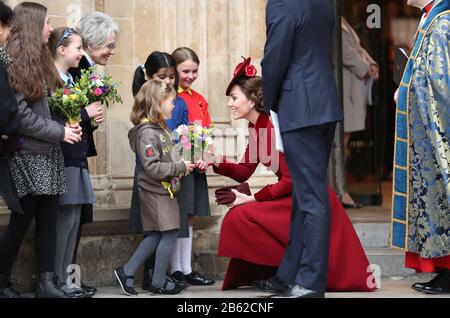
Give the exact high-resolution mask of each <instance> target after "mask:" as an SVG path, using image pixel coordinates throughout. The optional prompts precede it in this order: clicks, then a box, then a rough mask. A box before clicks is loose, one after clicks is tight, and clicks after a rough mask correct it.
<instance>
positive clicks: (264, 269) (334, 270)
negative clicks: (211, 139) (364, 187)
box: [214, 114, 374, 291]
mask: <svg viewBox="0 0 450 318" xmlns="http://www.w3.org/2000/svg"><path fill="white" fill-rule="evenodd" d="M250 128H255V129H250V138H249V146H248V147H247V150H246V153H245V156H244V158H243V160H242V162H241V163H239V164H235V163H230V162H226V163H223V164H221V165H220V166H219V168H215V169H214V171H215V172H216V173H218V174H221V175H224V176H228V177H230V178H232V179H234V180H235V181H237V182H240V183H242V182H245V181H247V180H248V179H249V178H250V177H251V176H252V174H253V173H254V172H255V170H256V168H257V166H258V165H259V163H260V162H261V159H265V158H261V156H260V155H259V154H260V153H261V152H260V151H258V154H256V153H255V151H251V150H250V149H257V148H256V146H255V144H254V143H255V142H256V143H257V144H258V143H259V142H260V141H261V140H262V138H264V140H265V141H266V142H265V143H264V140H263V142H262V143H261V144H260V145H259V146H258V148H261V147H263V145H264V144H266V145H265V146H266V149H267V148H269V149H275V148H274V147H273V148H270V147H267V146H268V145H270V144H271V142H272V140H273V138H271V137H270V136H271V134H270V133H267V134H266V132H271V131H272V128H273V126H272V123H271V121H270V118H269V116H267V115H266V114H261V115H260V117H259V118H258V121H257V123H256V127H252V125H250ZM261 128H266V129H267V130H266V131H264V130H263V129H261ZM252 131H253V133H252ZM255 131H256V133H255ZM273 151H275V152H276V150H273ZM267 153H268V155H269V156H270V151H268V152H267ZM276 154H278V158H279V169H276V166H277V165H273V160H272V161H270V160H263V161H264V165H265V166H266V167H270V166H271V164H272V166H274V167H275V168H274V167H272V169H273V170H274V173H275V174H276V175H277V177H278V180H279V181H278V182H277V183H275V184H273V185H268V186H266V187H264V188H263V189H262V190H261V191H259V192H258V193H256V194H255V199H256V202H252V203H249V204H245V205H242V206H238V207H235V208H233V209H231V210H230V211H229V212H228V214H227V215H226V216H225V218H224V220H223V223H222V229H221V232H220V239H219V250H218V253H219V256H223V257H229V258H231V260H230V263H229V265H228V269H227V274H226V277H225V281H224V284H223V286H222V289H231V288H237V287H239V286H246V285H250V284H251V283H252V281H254V280H257V279H266V278H269V277H270V276H272V275H274V274H275V272H276V267H278V265H279V264H280V262H281V260H282V257H283V255H284V250H285V248H286V246H287V244H288V241H289V228H290V217H291V209H292V196H291V195H292V181H291V176H290V174H289V170H288V167H287V164H286V161H285V157H284V154H282V153H278V152H276V153H274V156H276ZM270 157H271V158H275V157H273V156H270ZM250 158H253V159H256V160H252V161H253V163H249V162H250V160H249V159H250ZM329 197H330V208H331V235H330V254H329V267H328V290H330V291H372V290H374V289H373V288H370V287H368V286H367V281H368V279H369V277H370V275H371V274H370V273H369V272H368V266H369V262H368V260H367V257H366V254H365V252H364V249H363V247H362V245H361V243H360V241H359V238H358V236H357V234H356V232H355V230H354V228H353V225H352V223H351V221H350V219H349V218H348V216H347V214H346V213H345V210H344V208H343V207H342V205H341V203H340V201H339V199H338V198H337V196H336V194H335V193H334V192H333V190H332V189H331V187H330V188H329Z"/></svg>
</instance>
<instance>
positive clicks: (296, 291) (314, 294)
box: [269, 285, 325, 298]
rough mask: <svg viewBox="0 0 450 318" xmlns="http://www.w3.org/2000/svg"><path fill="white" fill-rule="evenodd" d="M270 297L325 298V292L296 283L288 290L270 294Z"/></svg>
mask: <svg viewBox="0 0 450 318" xmlns="http://www.w3.org/2000/svg"><path fill="white" fill-rule="evenodd" d="M269 298H325V293H324V292H318V291H314V290H310V289H306V288H304V287H302V286H300V285H295V286H293V287H291V288H290V289H289V290H288V291H286V292H284V293H279V294H275V295H272V296H269Z"/></svg>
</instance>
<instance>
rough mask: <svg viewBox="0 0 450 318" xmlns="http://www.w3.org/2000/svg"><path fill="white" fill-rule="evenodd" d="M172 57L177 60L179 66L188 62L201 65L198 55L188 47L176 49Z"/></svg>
mask: <svg viewBox="0 0 450 318" xmlns="http://www.w3.org/2000/svg"><path fill="white" fill-rule="evenodd" d="M172 56H173V58H174V59H175V63H176V64H177V65H180V64H181V63H183V62H186V61H193V62H195V63H197V64H198V65H200V59H199V58H198V55H197V53H195V52H194V50H192V49H190V48H188V47H180V48H178V49H176V50H175V51H173V53H172Z"/></svg>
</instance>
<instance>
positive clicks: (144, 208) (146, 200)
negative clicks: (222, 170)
mask: <svg viewBox="0 0 450 318" xmlns="http://www.w3.org/2000/svg"><path fill="white" fill-rule="evenodd" d="M128 138H129V140H130V146H131V149H132V150H133V151H134V152H135V153H137V154H138V156H139V159H140V161H141V165H142V171H141V173H140V175H139V179H138V185H139V198H140V207H141V220H142V227H143V231H144V232H153V231H158V232H165V231H170V230H175V229H179V228H180V212H179V207H178V203H177V200H176V199H175V197H174V196H175V194H176V192H178V190H179V187H180V178H182V177H183V176H184V175H185V174H186V165H185V164H184V162H182V161H179V162H173V160H172V150H173V146H174V145H173V142H172V139H171V137H170V134H169V132H168V131H167V130H166V129H164V128H162V127H161V126H160V125H159V124H157V123H151V122H145V123H143V124H140V125H138V126H136V127H134V128H133V129H131V130H130V132H129V133H128Z"/></svg>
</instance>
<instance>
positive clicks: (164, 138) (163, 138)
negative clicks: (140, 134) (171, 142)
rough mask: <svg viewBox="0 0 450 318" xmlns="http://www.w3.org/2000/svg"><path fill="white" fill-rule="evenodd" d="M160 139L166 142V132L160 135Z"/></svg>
mask: <svg viewBox="0 0 450 318" xmlns="http://www.w3.org/2000/svg"><path fill="white" fill-rule="evenodd" d="M159 139H160V140H161V142H162V143H165V142H166V141H167V138H166V136H164V134H161V135H159Z"/></svg>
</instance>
